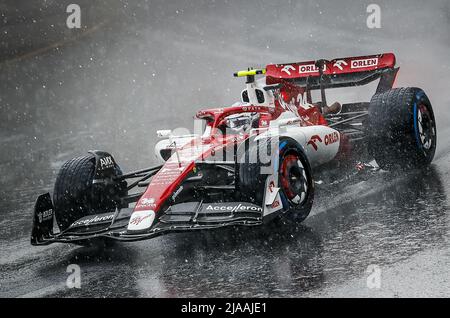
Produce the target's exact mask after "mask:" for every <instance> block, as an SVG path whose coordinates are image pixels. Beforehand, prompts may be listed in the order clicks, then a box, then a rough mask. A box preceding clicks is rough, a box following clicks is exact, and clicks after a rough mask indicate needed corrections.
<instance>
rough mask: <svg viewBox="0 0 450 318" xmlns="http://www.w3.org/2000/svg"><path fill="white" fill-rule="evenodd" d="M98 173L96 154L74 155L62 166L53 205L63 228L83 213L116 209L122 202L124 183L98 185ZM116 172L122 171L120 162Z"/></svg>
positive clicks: (88, 213) (55, 188)
mask: <svg viewBox="0 0 450 318" xmlns="http://www.w3.org/2000/svg"><path fill="white" fill-rule="evenodd" d="M94 174H95V157H94V156H93V155H86V156H81V157H76V158H73V159H71V160H69V161H67V162H66V163H65V164H64V165H63V166H62V167H61V169H60V170H59V172H58V175H57V177H56V182H55V187H54V191H53V205H54V207H55V218H56V222H57V224H58V226H59V228H60V230H61V231H64V230H66V229H67V228H68V227H69V226H70V225H71V224H72V223H73V222H75V221H76V220H78V219H80V218H82V217H85V216H88V215H92V214H100V213H105V212H107V211H110V210H114V209H115V207H116V206H117V205H118V202H117V200H118V196H120V195H122V193H121V192H123V190H122V187H121V186H120V185H119V184H117V185H111V186H109V187H103V188H101V189H99V188H95V187H94V184H93V180H94ZM116 174H117V175H120V174H122V172H121V170H120V168H119V167H118V166H116ZM125 194H126V193H125Z"/></svg>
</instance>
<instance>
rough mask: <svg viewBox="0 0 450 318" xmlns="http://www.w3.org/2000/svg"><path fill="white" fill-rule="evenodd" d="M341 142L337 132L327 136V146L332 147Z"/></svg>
mask: <svg viewBox="0 0 450 318" xmlns="http://www.w3.org/2000/svg"><path fill="white" fill-rule="evenodd" d="M338 141H339V134H338V133H337V132H334V133H331V134H328V135H326V136H325V145H326V146H328V145H331V144H334V143H335V142H338Z"/></svg>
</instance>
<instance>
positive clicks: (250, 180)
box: [238, 138, 272, 203]
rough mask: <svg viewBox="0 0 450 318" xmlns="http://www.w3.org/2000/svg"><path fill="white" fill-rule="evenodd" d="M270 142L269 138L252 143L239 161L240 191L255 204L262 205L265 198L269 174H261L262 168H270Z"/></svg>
mask: <svg viewBox="0 0 450 318" xmlns="http://www.w3.org/2000/svg"><path fill="white" fill-rule="evenodd" d="M270 141H271V139H270V138H268V139H262V140H259V141H256V142H251V143H250V145H249V147H248V148H246V149H245V150H244V153H243V154H242V156H241V158H240V161H239V162H240V164H239V191H240V192H241V194H243V195H244V197H245V198H246V199H249V200H250V201H252V202H255V203H262V200H263V196H264V187H265V183H266V179H267V174H262V173H261V167H268V166H270V156H271V152H272V149H271V144H270ZM238 153H239V150H238ZM264 159H267V160H264ZM262 161H267V162H265V163H263V162H262Z"/></svg>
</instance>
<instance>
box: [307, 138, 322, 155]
mask: <svg viewBox="0 0 450 318" xmlns="http://www.w3.org/2000/svg"><path fill="white" fill-rule="evenodd" d="M316 142H322V138H320V136H319V135H314V136H312V137H311V139H309V141H308V145H311V146H312V147H313V148H314V150H315V151H317V144H316Z"/></svg>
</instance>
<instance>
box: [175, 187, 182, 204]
mask: <svg viewBox="0 0 450 318" xmlns="http://www.w3.org/2000/svg"><path fill="white" fill-rule="evenodd" d="M181 191H183V186H180V187H179V188H178V189H177V191H175V192H174V193H173V195H172V200H173V201H175V199H176V198H177V196H178V195H179V194H180V193H181Z"/></svg>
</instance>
